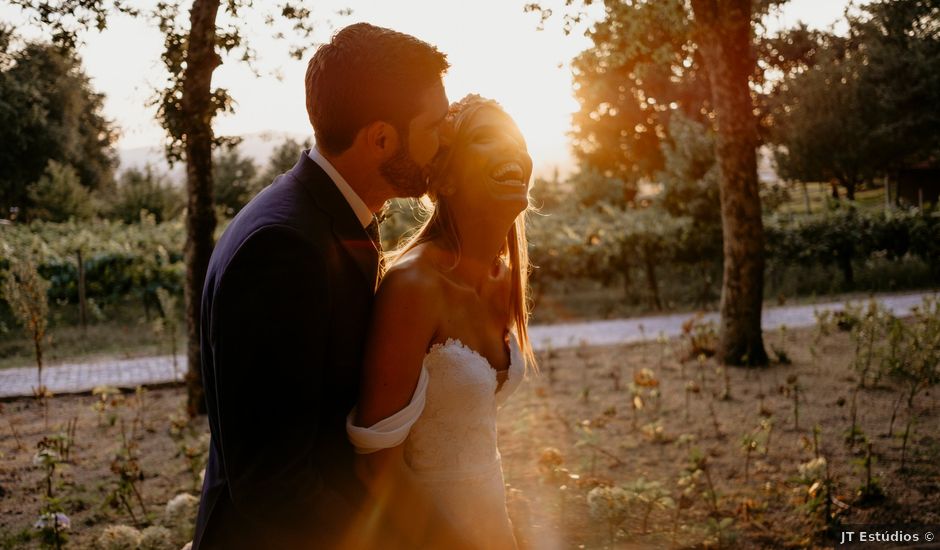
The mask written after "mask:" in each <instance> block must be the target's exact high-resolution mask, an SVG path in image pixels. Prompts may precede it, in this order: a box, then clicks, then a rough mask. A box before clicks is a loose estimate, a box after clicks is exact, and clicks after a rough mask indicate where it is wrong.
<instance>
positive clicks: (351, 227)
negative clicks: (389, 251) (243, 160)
mask: <svg viewBox="0 0 940 550" xmlns="http://www.w3.org/2000/svg"><path fill="white" fill-rule="evenodd" d="M307 153H308V151H306V150H305V151H304V152H303V153H302V156H301V157H300V160H299V161H298V162H297V164H296V165H294V168H292V169H291V174H292V175H293V176H294V177H295V178H296V179H297V180H298V181H300V182H301V184H302V185H303V187H304V188H305V189H307V192H308V193H310V195H311V196H312V197H313V199H314V201H316V203H317V205H318V206H319V207H320V210H322V211H323V212H324V213H325V214H326V215H327V216H328V217H329V218H330V219H331V220H332V230H333V235H334V236H335V237H336V239H337V240H338V241H339V242H340V244H342V246H343V248H344V249H345V250H346V252H347V253H348V254H349V255H350V256H351V257H352V259H353V261H354V262H355V263H356V266H358V268H359V271H361V272H362V275H363V276H364V277H365V279H366V282H367V283H368V284H369V287H370V288H371V289H372V290H373V291H374V290H375V283H376V279H377V276H378V261H379V256H378V252H377V251H376V249H375V245H374V244H373V243H372V239H371V238H369V235H368V234H367V233H366V230H365V228H363V227H362V225H361V224H360V223H359V218H358V217H356V213H355V212H353V209H352V207H351V206H349V203H348V202H347V201H346V198H345V197H344V196H343V194H342V193H340V191H339V189H338V188H337V187H336V184H335V183H333V180H332V179H330V176H329V175H327V173H326V172H324V171H323V169H322V168H320V166H319V165H318V164H317V163H316V162H314V161H313V160H312V159H311V158H310V157H309V156H308V154H307Z"/></svg>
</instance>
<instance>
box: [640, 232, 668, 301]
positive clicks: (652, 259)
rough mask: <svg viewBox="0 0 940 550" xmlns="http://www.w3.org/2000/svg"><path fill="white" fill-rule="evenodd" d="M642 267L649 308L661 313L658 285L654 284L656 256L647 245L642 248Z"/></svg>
mask: <svg viewBox="0 0 940 550" xmlns="http://www.w3.org/2000/svg"><path fill="white" fill-rule="evenodd" d="M643 267H644V270H645V271H646V287H647V289H648V290H649V293H650V307H652V308H654V309H655V310H656V311H662V310H663V302H662V300H660V299H659V284H657V282H656V254H655V252H653V250H652V247H650V246H649V245H646V246H644V247H643Z"/></svg>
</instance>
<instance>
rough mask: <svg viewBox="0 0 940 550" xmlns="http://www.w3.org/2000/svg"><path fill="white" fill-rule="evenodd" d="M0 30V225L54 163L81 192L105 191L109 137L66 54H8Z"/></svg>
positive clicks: (42, 49) (47, 47)
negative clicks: (71, 171)
mask: <svg viewBox="0 0 940 550" xmlns="http://www.w3.org/2000/svg"><path fill="white" fill-rule="evenodd" d="M11 39H12V34H11V31H9V30H8V29H3V28H0V142H2V143H3V147H2V148H0V217H6V216H7V215H8V213H9V212H10V208H11V207H18V208H20V209H26V210H28V209H30V208H31V207H36V208H38V209H41V208H42V207H43V205H38V204H34V203H32V202H31V201H30V199H29V195H28V193H27V186H29V185H31V184H35V183H36V182H37V181H38V180H39V179H40V177H41V176H42V175H43V173H44V172H45V170H46V167H47V165H48V164H49V161H55V162H56V163H59V164H61V165H64V166H70V167H71V168H72V169H74V170H75V173H76V175H77V182H78V183H79V184H80V185H82V186H83V187H85V188H86V190H94V189H104V188H108V187H110V186H111V185H112V184H113V181H114V176H113V170H114V166H115V164H116V158H115V153H114V148H113V143H114V140H115V138H116V132H115V130H114V129H113V128H112V125H111V123H110V121H108V120H107V119H105V118H104V115H103V114H102V112H101V111H102V104H103V100H104V96H103V95H101V94H99V93H97V92H95V91H94V90H93V89H92V87H91V83H90V82H89V80H88V77H87V76H86V75H85V73H84V72H83V70H82V66H81V60H80V59H79V58H78V56H77V55H76V53H75V51H74V50H73V49H70V48H68V47H60V46H54V45H52V44H44V43H39V42H32V43H27V44H26V45H25V46H23V47H21V48H19V49H18V50H16V51H10V45H11Z"/></svg>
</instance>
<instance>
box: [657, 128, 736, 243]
mask: <svg viewBox="0 0 940 550" xmlns="http://www.w3.org/2000/svg"><path fill="white" fill-rule="evenodd" d="M670 122H671V123H670V125H669V129H668V133H669V138H670V139H669V141H664V142H663V143H662V146H661V147H662V153H663V158H664V163H663V164H664V165H663V169H662V171H660V172H659V173H658V174H657V175H656V179H657V180H658V181H659V182H660V183H662V184H663V193H662V195H661V198H660V201H661V204H662V206H663V208H664V209H665V210H666V211H667V212H668V213H669V214H670V215H672V216H691V217H692V219H694V220H695V221H696V222H697V223H700V224H710V225H717V224H720V223H721V205H720V204H719V198H718V164H717V163H716V162H715V136H714V131H713V130H711V128H709V127H708V126H706V125H705V124H704V123H702V122H699V121H697V120H695V119H692V118H689V117H688V116H686V115H684V114H682V113H681V112H677V113H675V114H674V115H673V116H672V118H671V121H670Z"/></svg>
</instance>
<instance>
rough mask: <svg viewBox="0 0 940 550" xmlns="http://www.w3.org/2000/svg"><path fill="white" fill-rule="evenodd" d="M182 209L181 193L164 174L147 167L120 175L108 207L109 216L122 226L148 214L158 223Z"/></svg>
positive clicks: (177, 213) (168, 218)
mask: <svg viewBox="0 0 940 550" xmlns="http://www.w3.org/2000/svg"><path fill="white" fill-rule="evenodd" d="M182 210H183V192H182V190H181V189H179V188H177V187H175V186H174V185H173V183H172V182H170V181H169V180H168V178H167V176H166V175H165V174H162V173H160V172H158V171H157V170H155V169H154V168H153V167H152V166H150V165H147V166H146V167H144V169H143V170H140V169H137V168H130V169H128V170H126V171H125V172H124V173H123V174H121V178H120V181H119V182H118V186H117V189H116V191H115V193H114V194H113V195H112V197H111V199H110V201H109V203H108V205H107V214H108V217H110V218H113V219H117V220H121V221H123V222H124V223H137V222H140V220H141V215H143V214H150V215H152V216H153V217H154V219H155V220H156V222H157V223H160V222H164V221H168V220H172V219H174V218H176V217H177V216H178V215H179V214H180V212H182Z"/></svg>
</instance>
